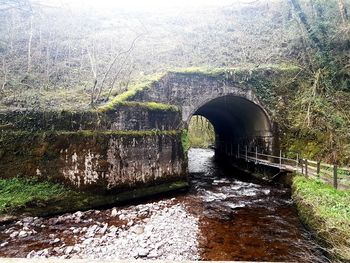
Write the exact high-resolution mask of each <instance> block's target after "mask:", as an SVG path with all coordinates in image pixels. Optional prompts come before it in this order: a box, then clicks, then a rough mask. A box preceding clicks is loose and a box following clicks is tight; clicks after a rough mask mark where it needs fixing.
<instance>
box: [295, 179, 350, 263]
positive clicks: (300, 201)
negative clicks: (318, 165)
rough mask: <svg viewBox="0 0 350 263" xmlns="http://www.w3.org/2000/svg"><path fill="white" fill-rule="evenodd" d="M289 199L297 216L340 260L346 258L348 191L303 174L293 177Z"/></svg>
mask: <svg viewBox="0 0 350 263" xmlns="http://www.w3.org/2000/svg"><path fill="white" fill-rule="evenodd" d="M292 188H293V199H294V201H295V203H296V205H297V208H298V211H299V214H300V217H301V219H302V220H303V221H304V223H305V224H306V225H308V226H309V227H310V228H311V229H312V230H314V232H315V233H316V234H317V236H318V238H319V239H320V240H321V241H323V242H324V243H325V244H326V245H327V246H328V248H329V250H328V251H329V253H330V254H331V255H332V256H334V258H335V259H337V260H341V262H345V261H346V262H348V261H349V260H350V192H349V191H339V190H336V189H334V188H332V187H331V186H328V185H325V184H323V183H322V182H320V181H317V180H310V179H307V178H305V177H303V176H296V177H294V179H293V186H292Z"/></svg>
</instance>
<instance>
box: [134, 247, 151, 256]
mask: <svg viewBox="0 0 350 263" xmlns="http://www.w3.org/2000/svg"><path fill="white" fill-rule="evenodd" d="M136 251H137V255H138V256H139V257H146V256H147V255H148V254H149V249H147V248H138V249H137V250H136Z"/></svg>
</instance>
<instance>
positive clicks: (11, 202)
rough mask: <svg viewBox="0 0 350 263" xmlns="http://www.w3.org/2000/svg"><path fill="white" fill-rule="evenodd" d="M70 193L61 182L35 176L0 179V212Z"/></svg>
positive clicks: (65, 195)
mask: <svg viewBox="0 0 350 263" xmlns="http://www.w3.org/2000/svg"><path fill="white" fill-rule="evenodd" d="M71 193H72V192H71V191H70V190H68V189H67V188H66V187H65V186H63V185H61V184H55V183H51V182H48V181H42V182H41V181H39V180H38V179H37V178H30V179H23V178H12V179H0V213H4V212H11V211H12V210H14V209H18V208H21V207H26V206H27V205H33V204H40V203H41V202H46V201H48V200H50V199H58V198H63V197H66V198H68V196H69V195H70V194H71Z"/></svg>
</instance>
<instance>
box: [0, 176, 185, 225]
mask: <svg viewBox="0 0 350 263" xmlns="http://www.w3.org/2000/svg"><path fill="white" fill-rule="evenodd" d="M187 186H188V182H184V181H176V182H170V183H164V184H160V185H155V186H148V187H144V188H138V189H135V190H129V191H124V192H120V193H115V194H105V195H103V194H96V193H90V192H83V191H76V190H74V189H71V188H69V187H66V186H64V185H62V184H58V183H53V182H49V181H40V180H38V179H37V178H30V179H25V178H11V179H0V223H1V222H7V221H13V220H16V219H19V218H21V217H23V216H50V215H58V214H63V213H67V212H75V211H78V210H88V209H92V208H98V207H103V206H111V205H113V204H118V203H123V202H125V201H129V200H133V199H139V198H144V197H148V196H154V195H157V194H160V193H167V192H172V191H175V190H179V189H184V188H186V187H187Z"/></svg>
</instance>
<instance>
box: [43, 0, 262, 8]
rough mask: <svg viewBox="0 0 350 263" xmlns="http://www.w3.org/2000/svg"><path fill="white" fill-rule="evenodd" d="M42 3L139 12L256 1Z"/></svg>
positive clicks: (47, 0) (55, 0)
mask: <svg viewBox="0 0 350 263" xmlns="http://www.w3.org/2000/svg"><path fill="white" fill-rule="evenodd" d="M39 1H40V2H41V3H45V4H50V5H51V4H53V5H58V6H60V5H63V6H67V5H68V6H71V7H79V6H83V7H86V6H92V7H94V8H98V9H105V8H118V7H119V8H131V9H138V10H140V9H141V10H142V9H143V10H159V9H164V8H165V9H169V8H173V7H196V6H199V5H201V6H203V5H205V6H222V5H230V4H233V3H237V2H239V3H251V2H255V1H256V0H39Z"/></svg>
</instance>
